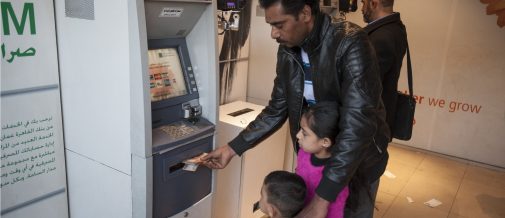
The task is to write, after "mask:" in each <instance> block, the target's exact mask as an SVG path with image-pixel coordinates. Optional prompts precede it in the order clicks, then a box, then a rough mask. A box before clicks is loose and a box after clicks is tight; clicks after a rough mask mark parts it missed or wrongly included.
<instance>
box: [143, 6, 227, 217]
mask: <svg viewBox="0 0 505 218" xmlns="http://www.w3.org/2000/svg"><path fill="white" fill-rule="evenodd" d="M210 6H211V4H210V1H207V0H199V1H198V0H193V1H165V0H162V1H145V19H146V32H147V59H148V60H147V65H148V77H149V80H148V82H149V98H150V102H151V125H152V150H151V152H152V170H153V171H152V216H153V217H155V218H158V217H206V216H208V217H210V213H211V211H210V210H211V209H210V208H211V207H210V201H211V200H210V199H211V197H210V195H211V193H212V181H213V173H212V170H211V169H209V168H207V167H204V166H201V167H198V168H197V169H196V171H186V170H184V166H185V164H184V161H185V160H187V159H190V158H193V157H195V156H199V155H201V154H202V153H204V152H207V153H208V152H210V151H212V150H213V145H214V132H215V125H214V123H212V122H210V121H209V120H208V119H207V118H206V116H204V113H203V112H204V111H205V110H211V111H212V110H215V109H213V108H206V107H204V106H202V104H201V103H200V102H201V101H200V100H201V95H200V93H199V91H200V90H202V87H199V83H200V82H199V78H197V77H198V76H199V75H197V73H196V72H195V71H196V70H195V67H194V66H193V65H192V59H191V55H190V52H189V50H188V47H190V46H193V49H194V50H198V46H196V45H188V41H189V40H187V38H188V37H193V36H188V35H189V34H190V33H191V32H192V31H193V29H194V28H195V27H194V26H195V25H197V23H198V21H199V19H200V17H201V15H202V14H203V13H205V11H206V10H209V9H208V8H209V7H210ZM211 11H212V10H211ZM210 24H212V23H210ZM212 28H215V26H212ZM195 31H198V30H195ZM208 34H209V33H208ZM210 34H214V32H210ZM204 37H205V36H204ZM193 41H194V39H193ZM200 55H202V54H200ZM193 56H196V55H195V53H193ZM209 61H212V59H211V60H209ZM216 62H217V61H216ZM211 65H212V64H211ZM209 72H210V73H215V71H213V70H209ZM200 80H201V78H200ZM211 105H212V104H211ZM148 188H149V187H148Z"/></svg>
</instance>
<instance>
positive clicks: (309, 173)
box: [296, 102, 349, 218]
mask: <svg viewBox="0 0 505 218" xmlns="http://www.w3.org/2000/svg"><path fill="white" fill-rule="evenodd" d="M338 120H339V114H338V105H337V104H336V103H333V102H321V103H317V104H315V105H313V106H311V107H310V108H309V109H308V110H307V111H306V112H304V114H303V115H302V119H301V121H300V127H301V129H300V131H299V132H298V133H297V134H296V138H297V139H298V144H299V145H300V148H301V149H299V150H298V157H297V161H298V162H297V167H296V174H298V175H300V176H301V177H302V178H303V180H304V181H305V184H306V186H307V193H306V194H307V195H306V198H305V202H306V203H308V202H310V201H311V200H312V198H313V197H314V195H315V191H316V188H317V186H318V185H319V182H320V181H321V178H322V177H323V169H324V165H325V163H326V161H327V160H328V159H329V158H330V156H331V152H330V150H329V148H330V147H331V146H332V145H333V144H334V142H335V137H336V136H337V134H338V132H339V131H338ZM348 196H349V188H348V187H347V186H346V187H345V188H344V189H343V190H342V191H341V192H340V193H339V194H338V196H337V199H336V200H335V201H334V202H331V204H330V205H329V207H328V214H327V216H326V217H327V218H337V217H338V218H340V217H344V208H345V203H346V200H347V197H348Z"/></svg>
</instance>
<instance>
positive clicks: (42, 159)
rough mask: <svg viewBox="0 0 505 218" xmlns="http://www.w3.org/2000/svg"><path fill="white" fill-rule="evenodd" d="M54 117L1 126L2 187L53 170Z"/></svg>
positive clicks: (54, 164) (54, 162)
mask: <svg viewBox="0 0 505 218" xmlns="http://www.w3.org/2000/svg"><path fill="white" fill-rule="evenodd" d="M55 140H56V139H55V135H54V121H53V117H52V116H49V117H42V118H33V119H27V120H19V121H15V122H11V123H7V124H3V123H2V136H1V138H0V141H1V145H0V146H1V151H2V152H1V156H0V159H1V171H0V172H1V179H0V180H1V187H2V188H4V187H8V186H10V185H14V184H16V183H21V182H26V181H28V180H30V179H32V178H35V177H37V176H40V175H43V174H48V173H51V172H53V171H55V170H56V154H55V153H56V144H55Z"/></svg>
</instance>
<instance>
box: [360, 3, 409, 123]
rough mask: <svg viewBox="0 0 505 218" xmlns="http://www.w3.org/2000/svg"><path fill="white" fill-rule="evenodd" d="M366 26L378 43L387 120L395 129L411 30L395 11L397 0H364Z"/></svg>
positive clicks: (372, 40) (374, 43)
mask: <svg viewBox="0 0 505 218" xmlns="http://www.w3.org/2000/svg"><path fill="white" fill-rule="evenodd" d="M362 3H363V4H362V9H361V11H362V12H363V19H364V21H365V22H366V23H368V25H367V26H366V27H365V28H364V30H365V32H366V33H367V34H368V36H369V38H370V41H371V42H372V44H373V45H374V48H375V52H376V54H377V59H378V60H379V68H380V75H381V80H382V101H383V102H384V106H385V108H386V122H387V123H388V126H389V129H390V130H391V132H392V130H393V128H394V118H395V114H396V101H397V99H398V94H397V90H398V78H399V77H400V71H401V68H402V62H403V57H404V56H405V52H406V50H407V31H406V30H405V25H403V22H402V20H401V19H400V13H398V12H393V4H394V0H362Z"/></svg>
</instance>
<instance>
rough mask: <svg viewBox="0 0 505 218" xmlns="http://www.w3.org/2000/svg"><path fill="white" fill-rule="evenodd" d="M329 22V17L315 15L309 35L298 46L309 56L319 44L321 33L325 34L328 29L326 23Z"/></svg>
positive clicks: (322, 14)
mask: <svg viewBox="0 0 505 218" xmlns="http://www.w3.org/2000/svg"><path fill="white" fill-rule="evenodd" d="M329 22H330V17H329V16H328V15H326V14H324V13H322V12H319V13H317V14H316V15H315V19H314V27H313V28H312V31H310V33H309V35H308V36H307V37H306V38H305V39H304V40H303V41H302V44H301V45H300V47H301V48H303V50H304V51H306V52H307V54H309V55H310V54H311V53H312V52H313V51H314V50H315V49H316V48H317V47H319V46H320V44H321V38H322V34H321V33H322V32H325V30H326V28H328V25H327V24H328V23H329Z"/></svg>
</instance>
